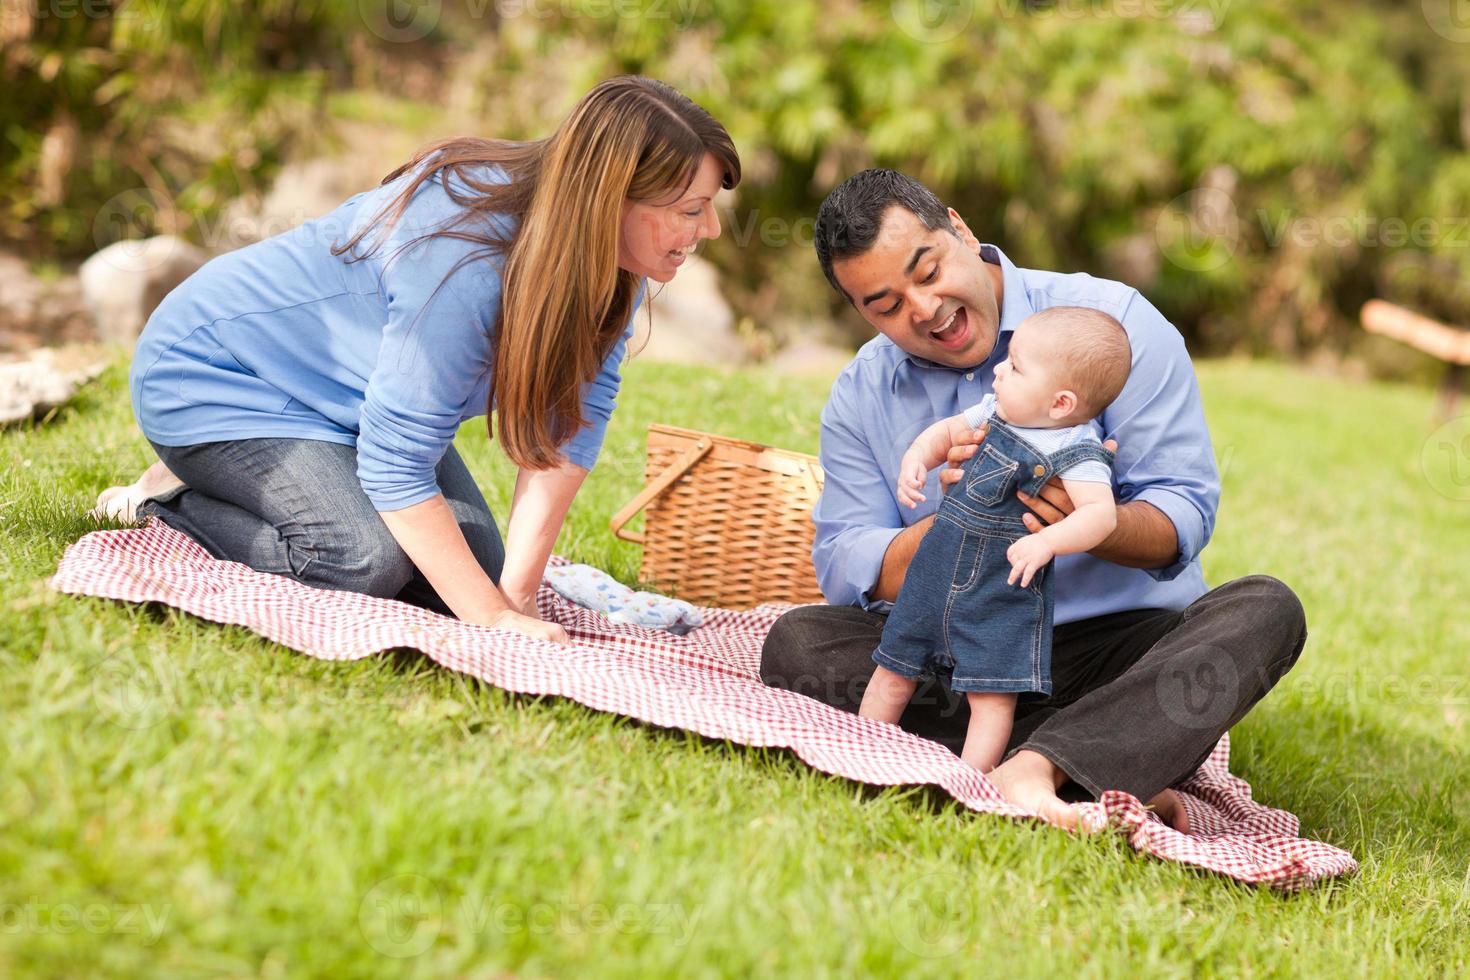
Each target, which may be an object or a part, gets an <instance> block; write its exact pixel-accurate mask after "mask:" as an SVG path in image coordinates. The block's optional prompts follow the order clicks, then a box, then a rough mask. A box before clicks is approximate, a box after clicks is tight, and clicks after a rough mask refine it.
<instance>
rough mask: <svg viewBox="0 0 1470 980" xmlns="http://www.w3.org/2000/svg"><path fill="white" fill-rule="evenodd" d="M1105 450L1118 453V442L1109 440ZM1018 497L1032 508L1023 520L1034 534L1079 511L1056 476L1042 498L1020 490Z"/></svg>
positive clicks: (1042, 494) (1045, 488) (1047, 486)
mask: <svg viewBox="0 0 1470 980" xmlns="http://www.w3.org/2000/svg"><path fill="white" fill-rule="evenodd" d="M1103 448H1104V449H1107V450H1109V451H1111V452H1117V451H1118V440H1116V439H1109V440H1108V441H1107V442H1105V443H1103ZM1016 496H1017V497H1018V498H1019V499H1020V501H1021V503H1023V504H1025V505H1026V506H1027V507H1030V508H1031V511H1032V512H1031V513H1030V514H1023V515H1022V516H1021V520H1022V521H1023V522H1024V523H1025V525H1026V530H1028V531H1030V532H1031V533H1032V534H1035V533H1037V532H1038V531H1040V530H1041V529H1042V528H1044V527H1046V526H1047V525H1050V524H1055V523H1056V522H1057V521H1060V520H1061V519H1062V518H1064V517H1066V516H1067V515H1068V514H1070V513H1072V511H1074V510H1076V509H1077V506H1076V505H1075V504H1073V503H1072V497H1071V495H1070V494H1068V493H1067V490H1066V488H1065V487H1063V486H1062V481H1061V478H1060V477H1055V476H1054V477H1052V478H1051V479H1050V480H1047V481H1046V484H1045V485H1044V486H1042V488H1041V494H1040V496H1036V497H1033V496H1031V495H1030V494H1026V493H1022V492H1021V491H1020V490H1017V491H1016Z"/></svg>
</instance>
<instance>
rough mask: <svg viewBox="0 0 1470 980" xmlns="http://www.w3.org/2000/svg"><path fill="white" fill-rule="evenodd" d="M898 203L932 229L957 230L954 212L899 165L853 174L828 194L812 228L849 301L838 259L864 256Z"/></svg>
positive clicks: (821, 258) (826, 268)
mask: <svg viewBox="0 0 1470 980" xmlns="http://www.w3.org/2000/svg"><path fill="white" fill-rule="evenodd" d="M895 204H896V205H898V206H899V207H901V208H906V209H907V210H908V211H910V212H911V213H912V214H913V215H914V217H916V218H918V219H919V221H920V222H922V223H923V225H924V227H925V228H928V229H929V230H930V231H936V230H938V229H940V228H943V229H944V230H945V231H948V232H950V233H951V234H953V233H954V229H953V228H952V227H950V223H949V211H948V209H947V208H945V206H944V204H943V203H942V202H941V201H940V200H939V198H937V197H935V196H934V192H933V191H931V190H930V189H929V188H927V187H925V186H924V185H923V184H921V183H919V182H918V181H917V180H914V178H912V177H910V176H908V175H907V174H901V173H899V172H898V171H897V170H887V169H883V168H876V167H875V168H873V169H872V170H863V171H860V172H858V173H855V174H853V175H852V176H851V177H849V178H847V179H846V180H844V181H843V182H842V183H841V184H838V185H837V187H836V188H834V189H833V191H832V193H830V194H828V195H827V199H826V200H825V201H823V202H822V207H821V208H820V209H819V210H818V211H817V223H816V227H815V228H814V229H813V231H812V237H813V239H814V241H813V244H815V245H816V249H817V261H818V262H819V263H821V266H822V274H823V275H825V276H826V277H827V281H828V282H830V283H831V284H832V288H833V289H835V290H837V291H838V292H839V293H841V294H842V296H843V298H844V299H846V300H847V301H848V302H849V303H851V302H852V297H851V296H848V295H847V290H845V289H843V288H842V286H841V284H839V283H838V282H837V276H836V275H834V274H833V272H832V263H833V262H835V261H837V260H838V259H846V258H851V257H852V256H854V255H862V254H863V253H864V252H866V251H867V250H868V249H870V248H872V247H873V242H874V241H876V240H877V238H878V229H879V228H880V227H881V226H882V224H883V215H884V213H885V212H886V211H887V210H888V209H889V208H890V207H893V206H894V205H895Z"/></svg>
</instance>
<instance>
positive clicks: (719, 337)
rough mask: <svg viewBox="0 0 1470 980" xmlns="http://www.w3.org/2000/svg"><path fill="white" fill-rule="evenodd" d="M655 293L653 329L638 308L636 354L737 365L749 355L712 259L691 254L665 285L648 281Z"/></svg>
mask: <svg viewBox="0 0 1470 980" xmlns="http://www.w3.org/2000/svg"><path fill="white" fill-rule="evenodd" d="M649 286H650V290H651V292H652V293H653V294H654V295H653V298H652V300H651V305H652V309H653V330H652V333H651V334H650V332H649V325H648V317H647V316H646V315H645V313H644V311H643V310H639V311H638V316H637V326H636V329H635V331H634V334H633V341H632V347H631V350H632V352H633V356H635V357H641V358H646V359H648V360H651V361H669V362H674V363H677V364H716V365H727V366H737V365H741V364H746V363H748V362H749V361H750V353H749V351H747V350H746V348H745V345H744V344H743V343H741V341H740V338H739V337H738V336H737V335H736V333H735V314H734V312H733V311H732V310H731V309H730V304H729V303H727V302H725V297H724V296H723V295H721V293H720V284H719V276H718V275H717V274H716V273H715V270H714V267H713V266H711V265H710V264H709V263H708V262H706V261H704V260H703V259H701V258H699V257H698V256H693V255H691V256H690V257H689V258H688V259H686V260H685V262H684V266H683V267H682V268H681V269H680V270H679V274H678V275H676V276H675V277H674V278H673V281H672V282H670V283H669V284H668V285H666V286H662V287H660V285H659V284H658V283H650V284H649Z"/></svg>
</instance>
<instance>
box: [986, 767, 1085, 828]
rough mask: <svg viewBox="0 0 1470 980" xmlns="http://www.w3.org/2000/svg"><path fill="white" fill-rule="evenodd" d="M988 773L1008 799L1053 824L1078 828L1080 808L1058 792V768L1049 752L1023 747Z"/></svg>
mask: <svg viewBox="0 0 1470 980" xmlns="http://www.w3.org/2000/svg"><path fill="white" fill-rule="evenodd" d="M988 775H989V779H990V781H991V783H993V784H994V785H995V788H996V789H998V790H1000V795H1001V796H1003V797H1005V800H1006V802H1007V803H1010V804H1012V805H1014V806H1018V807H1020V808H1021V809H1023V810H1028V811H1030V812H1031V813H1034V814H1036V815H1037V816H1038V817H1040V818H1041V819H1042V820H1045V821H1046V822H1047V823H1049V824H1051V825H1052V826H1054V827H1061V828H1063V829H1065V830H1075V829H1076V827H1077V811H1076V809H1074V808H1073V807H1072V806H1070V805H1068V804H1067V803H1064V802H1062V798H1061V797H1059V796H1057V768H1056V766H1054V765H1052V762H1051V760H1050V759H1048V758H1047V757H1046V756H1044V755H1041V754H1040V753H1037V752H1031V751H1029V750H1025V749H1023V750H1022V751H1020V752H1017V753H1016V754H1015V755H1013V756H1011V757H1010V758H1009V759H1007V760H1006V761H1005V762H1002V763H1001V764H1000V765H998V766H996V767H995V768H994V769H992V770H990V773H989V774H988Z"/></svg>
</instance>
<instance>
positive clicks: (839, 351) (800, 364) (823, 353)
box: [766, 338, 853, 379]
mask: <svg viewBox="0 0 1470 980" xmlns="http://www.w3.org/2000/svg"><path fill="white" fill-rule="evenodd" d="M852 358H853V352H852V351H851V350H848V349H847V348H845V347H838V346H836V345H834V344H827V343H823V342H822V341H820V340H814V339H810V338H802V339H799V340H797V341H795V342H794V343H792V344H790V345H789V346H787V347H785V348H784V349H783V350H782V351H781V352H780V353H778V354H777V355H776V356H775V357H773V358H771V359H770V360H769V361H767V362H766V366H767V367H769V368H770V369H771V370H772V371H777V372H780V373H781V374H795V375H801V376H804V377H827V378H834V379H835V378H836V377H837V376H838V375H839V374H841V373H842V369H843V368H845V367H847V365H849V364H851V363H852Z"/></svg>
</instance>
